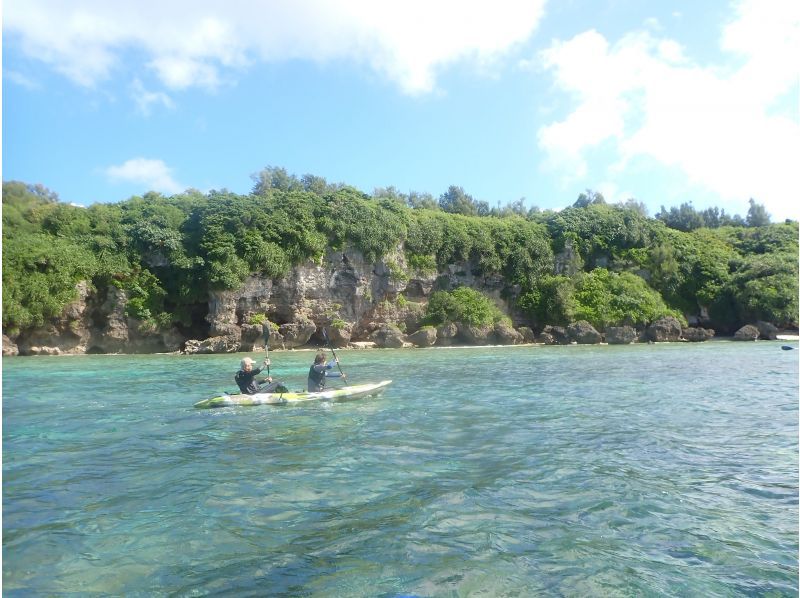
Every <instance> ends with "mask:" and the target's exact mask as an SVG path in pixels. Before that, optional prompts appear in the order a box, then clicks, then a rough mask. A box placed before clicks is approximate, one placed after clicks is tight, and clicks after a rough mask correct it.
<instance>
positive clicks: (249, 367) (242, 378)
mask: <svg viewBox="0 0 800 598" xmlns="http://www.w3.org/2000/svg"><path fill="white" fill-rule="evenodd" d="M254 363H255V361H253V360H252V359H250V358H249V357H245V358H244V359H242V361H241V369H240V370H239V371H238V372H236V375H235V376H234V378H233V379H234V380H236V384H237V385H238V386H239V390H240V391H242V394H245V395H254V394H257V393H260V392H276V391H277V392H286V391H285V390H281V388H279V387H282V386H283V385H282V384H281V383H280V382H277V381H276V382H273V381H272V376H268V377H267V378H264V379H263V380H258V381H257V380H256V376H258V375H259V374H260V373H261V371H262V370H263V369H264V368H265V367H267V366H268V365H270V364H271V362H270V360H269V358H267V359H265V360H264V364H263V365H262V366H261V367H260V368H256V369H253V364H254ZM262 384H266V386H262Z"/></svg>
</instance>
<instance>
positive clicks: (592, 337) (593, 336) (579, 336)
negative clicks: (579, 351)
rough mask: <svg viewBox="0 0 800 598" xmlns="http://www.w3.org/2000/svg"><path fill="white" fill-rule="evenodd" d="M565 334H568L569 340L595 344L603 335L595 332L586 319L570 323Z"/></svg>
mask: <svg viewBox="0 0 800 598" xmlns="http://www.w3.org/2000/svg"><path fill="white" fill-rule="evenodd" d="M567 334H569V338H570V340H573V341H575V342H576V343H578V344H579V345H597V344H599V343H600V342H601V341H602V340H603V335H601V334H600V333H599V332H597V330H595V328H594V326H592V325H591V324H589V322H587V321H586V320H578V321H577V322H574V323H572V324H570V325H569V327H568V328H567Z"/></svg>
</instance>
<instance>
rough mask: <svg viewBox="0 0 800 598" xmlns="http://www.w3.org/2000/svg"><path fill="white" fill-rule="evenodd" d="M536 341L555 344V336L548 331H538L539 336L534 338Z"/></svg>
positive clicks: (543, 343)
mask: <svg viewBox="0 0 800 598" xmlns="http://www.w3.org/2000/svg"><path fill="white" fill-rule="evenodd" d="M536 341H537V342H538V343H541V344H542V345H555V344H556V339H555V337H554V336H553V335H552V334H550V333H549V332H541V333H539V336H538V338H537V339H536Z"/></svg>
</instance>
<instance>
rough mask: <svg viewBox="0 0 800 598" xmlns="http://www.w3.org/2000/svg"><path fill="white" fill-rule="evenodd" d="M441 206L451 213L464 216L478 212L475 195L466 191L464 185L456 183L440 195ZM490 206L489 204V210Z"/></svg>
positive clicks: (474, 214)
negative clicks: (459, 185)
mask: <svg viewBox="0 0 800 598" xmlns="http://www.w3.org/2000/svg"><path fill="white" fill-rule="evenodd" d="M483 203H485V202H483ZM439 207H440V208H442V210H444V211H445V212H449V213H450V214H463V215H464V216H476V215H477V214H478V205H477V204H476V202H475V200H474V199H473V197H472V196H471V195H468V194H467V193H465V192H464V188H463V187H456V186H455V185H450V187H448V189H447V191H445V192H444V193H442V195H441V196H440V197H439ZM488 208H489V206H488V204H487V205H486V210H487V212H488Z"/></svg>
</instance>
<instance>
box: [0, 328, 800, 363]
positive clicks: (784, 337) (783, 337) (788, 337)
mask: <svg viewBox="0 0 800 598" xmlns="http://www.w3.org/2000/svg"><path fill="white" fill-rule="evenodd" d="M778 341H782V342H787V341H788V342H799V341H800V335H798V334H779V335H777V338H776V339H774V340H770V339H758V340H755V341H738V340H735V339H734V337H733V336H720V337H714V338H711V339H709V340H707V341H702V342H691V341H687V340H680V341H662V342H644V343H638V342H637V343H620V344H614V345H612V344H610V343H606V342H602V343H576V342H571V343H569V344H566V345H559V344H552V345H548V344H545V343H520V344H516V345H446V346H441V345H439V346H437V345H432V346H430V347H415V346H411V347H397V348H389V347H375V346H360V347H334V349H335V350H336V351H375V350H378V351H380V350H390V351H398V350H400V351H405V350H420V349H422V350H424V349H440V350H446V349H499V348H524V347H541V348H545V347H597V346H601V347H607V346H620V347H624V346H636V345H643V346H652V345H702V344H708V343H719V342H736V343H742V344H747V343H764V342H778ZM365 344H366V343H365ZM329 350H330V347H298V348H295V349H270V352H271V353H311V352H315V353H316V352H319V351H329ZM248 353H259V354H261V353H264V354H266V350H265V349H264V348H263V347H256V348H253V349H252V350H250V351H236V352H233V353H183V352H181V351H170V352H163V353H159V352H156V353H92V354H90V353H61V354H59V355H14V356H4V357H3V359H8V358H9V357H85V356H92V357H96V356H98V355H106V356H117V357H131V356H141V355H176V356H189V355H239V354H248Z"/></svg>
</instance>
